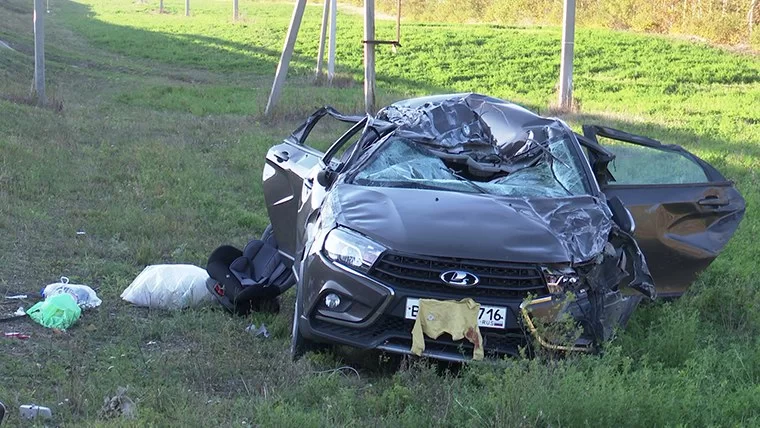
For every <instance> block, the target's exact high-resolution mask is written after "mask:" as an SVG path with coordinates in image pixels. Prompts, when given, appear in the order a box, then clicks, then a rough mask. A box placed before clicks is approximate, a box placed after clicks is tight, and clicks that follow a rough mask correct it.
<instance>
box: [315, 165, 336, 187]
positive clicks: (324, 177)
mask: <svg viewBox="0 0 760 428" xmlns="http://www.w3.org/2000/svg"><path fill="white" fill-rule="evenodd" d="M334 180H335V173H334V172H333V171H331V170H330V168H329V167H326V168H325V169H323V170H321V171H319V172H318V173H317V183H319V185H320V186H322V187H324V188H327V187H330V185H331V184H332V183H333V181H334Z"/></svg>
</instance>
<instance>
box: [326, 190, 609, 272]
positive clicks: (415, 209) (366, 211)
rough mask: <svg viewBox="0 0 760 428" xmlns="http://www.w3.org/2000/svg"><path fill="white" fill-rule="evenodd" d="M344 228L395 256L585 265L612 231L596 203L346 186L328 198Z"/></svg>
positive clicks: (604, 211) (584, 199) (605, 212)
mask: <svg viewBox="0 0 760 428" xmlns="http://www.w3.org/2000/svg"><path fill="white" fill-rule="evenodd" d="M330 198H331V199H332V200H331V201H330V203H331V204H332V209H333V210H334V211H335V220H336V222H337V223H338V224H341V225H343V226H345V227H348V228H351V229H353V230H356V231H358V232H360V233H363V234H365V235H367V236H368V237H370V238H372V239H374V240H376V241H377V242H378V243H380V244H383V245H385V246H387V247H389V248H392V249H394V250H396V251H401V252H408V253H413V254H422V255H429V256H439V257H462V256H463V255H467V258H473V259H481V260H509V261H512V262H525V263H530V262H533V263H565V262H574V263H577V262H582V261H587V260H589V259H591V258H593V257H594V256H596V255H597V254H599V253H600V252H601V251H602V249H603V248H604V245H605V243H606V242H607V238H608V235H609V232H610V229H611V227H612V223H611V215H610V213H609V211H608V209H607V208H606V206H605V205H603V204H600V203H599V202H598V200H597V199H596V198H594V197H591V196H577V197H569V198H552V199H543V198H541V199H528V198H507V197H500V196H494V195H485V194H474V193H473V194H471V193H462V192H452V191H438V190H427V189H408V188H386V187H364V186H357V185H351V184H340V185H338V186H336V188H335V189H334V191H333V192H331V194H330Z"/></svg>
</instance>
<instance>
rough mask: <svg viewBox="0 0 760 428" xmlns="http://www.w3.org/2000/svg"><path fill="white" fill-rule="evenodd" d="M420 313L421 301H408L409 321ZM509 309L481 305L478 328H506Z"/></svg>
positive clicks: (411, 299)
mask: <svg viewBox="0 0 760 428" xmlns="http://www.w3.org/2000/svg"><path fill="white" fill-rule="evenodd" d="M419 311H420V299H415V298H411V297H410V298H407V299H406V315H405V316H404V317H405V318H406V319H408V320H415V319H417V313H418V312H419ZM506 321H507V308H505V307H503V306H486V305H480V313H479V314H478V326H480V327H488V328H502V329H503V328H506V324H507V322H506Z"/></svg>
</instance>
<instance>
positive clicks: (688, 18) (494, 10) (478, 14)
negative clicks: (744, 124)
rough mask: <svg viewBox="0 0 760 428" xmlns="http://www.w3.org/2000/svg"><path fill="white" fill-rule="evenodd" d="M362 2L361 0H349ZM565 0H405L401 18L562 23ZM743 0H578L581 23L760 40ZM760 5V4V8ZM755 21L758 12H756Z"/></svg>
mask: <svg viewBox="0 0 760 428" xmlns="http://www.w3.org/2000/svg"><path fill="white" fill-rule="evenodd" d="M350 2H351V3H353V4H355V5H362V4H363V2H362V1H361V0H350ZM396 7H397V0H378V2H377V8H378V10H380V11H382V12H386V13H395V12H396ZM563 7H564V4H563V1H562V0H432V1H430V0H402V4H401V13H402V20H412V21H438V22H469V21H479V22H493V23H498V24H508V25H524V24H539V25H540V24H550V25H558V24H560V23H561V22H562V14H563ZM748 7H749V3H748V2H746V1H743V0H702V1H701V2H691V1H686V0H616V1H599V0H578V1H577V4H576V18H577V21H578V24H579V25H586V26H595V27H604V28H611V29H619V30H628V29H630V30H635V31H644V32H650V33H663V34H667V33H679V34H690V35H695V36H699V37H704V38H706V39H708V40H710V41H713V42H717V43H729V44H737V43H747V42H749V43H750V44H752V45H753V46H758V45H760V34H757V33H760V31H756V32H755V33H756V34H755V35H753V36H752V37H750V34H749V28H748V26H747V8H748ZM758 9H760V7H758ZM755 21H756V23H755V26H756V27H757V26H758V23H760V11H756V12H755Z"/></svg>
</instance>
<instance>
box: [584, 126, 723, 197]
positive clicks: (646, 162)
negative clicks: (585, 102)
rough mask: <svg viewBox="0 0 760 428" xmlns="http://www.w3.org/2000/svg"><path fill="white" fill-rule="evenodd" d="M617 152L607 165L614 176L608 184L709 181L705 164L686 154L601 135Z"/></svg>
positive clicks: (602, 142)
mask: <svg viewBox="0 0 760 428" xmlns="http://www.w3.org/2000/svg"><path fill="white" fill-rule="evenodd" d="M599 143H601V144H602V146H604V148H605V149H607V150H609V151H610V152H612V153H614V154H615V160H613V161H612V162H611V163H610V164H609V165H608V166H607V169H608V170H609V171H610V173H612V176H613V177H615V180H614V181H612V182H610V183H609V184H611V185H615V184H691V183H706V182H707V181H709V180H708V179H707V175H705V172H704V170H703V169H702V167H701V166H700V165H699V164H698V163H696V162H694V161H693V160H691V159H689V158H688V157H686V156H685V155H683V154H681V153H678V152H673V151H666V150H659V149H656V148H653V147H646V146H641V145H637V144H630V143H625V142H618V141H615V140H612V139H609V138H603V137H599Z"/></svg>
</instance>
